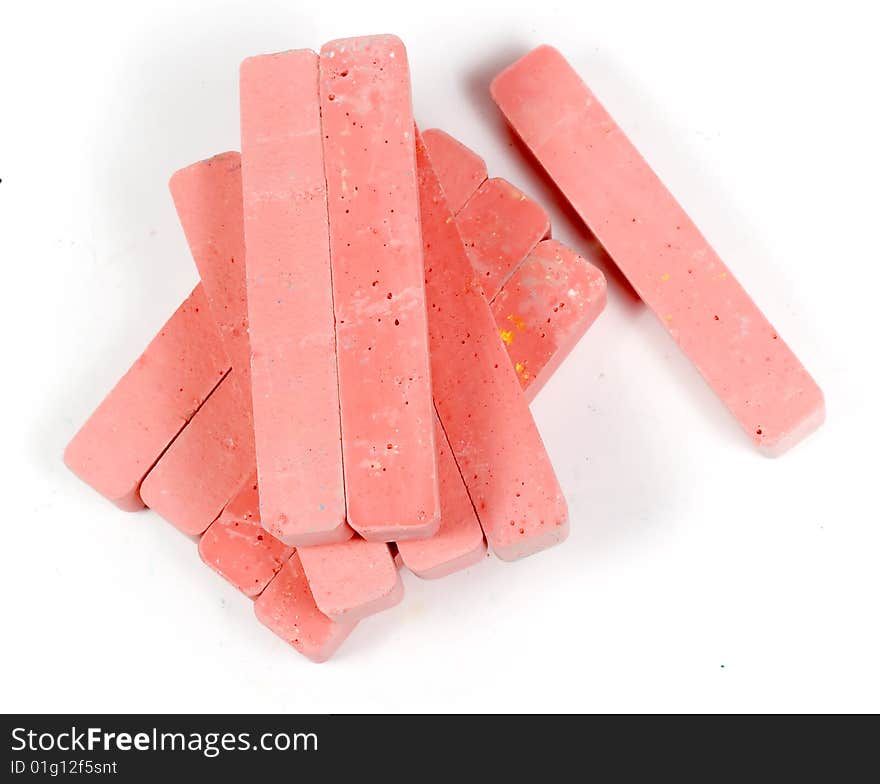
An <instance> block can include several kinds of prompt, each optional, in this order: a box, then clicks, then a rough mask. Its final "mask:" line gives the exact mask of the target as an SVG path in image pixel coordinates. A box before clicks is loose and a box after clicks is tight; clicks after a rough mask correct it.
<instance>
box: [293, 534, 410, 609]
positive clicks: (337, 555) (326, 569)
mask: <svg viewBox="0 0 880 784" xmlns="http://www.w3.org/2000/svg"><path fill="white" fill-rule="evenodd" d="M297 553H298V555H299V558H300V561H301V562H302V568H303V569H304V570H305V574H306V579H307V580H308V583H309V587H310V590H311V592H312V594H313V595H314V597H315V602H316V603H317V605H318V607H319V608H320V610H321V612H323V613H324V614H325V615H326V616H327V617H329V618H331V619H332V620H334V621H339V622H346V623H349V622H352V621H358V620H360V619H362V618H365V617H366V616H368V615H373V614H374V613H377V612H381V611H382V610H387V609H388V608H390V607H393V606H394V605H396V604H398V603H399V602H400V600H401V599H403V583H402V582H401V580H400V575H399V574H398V572H397V566H396V565H395V563H394V557H393V556H392V555H391V550H390V549H389V547H388V545H387V544H385V543H384V542H368V541H366V540H365V539H362V538H361V537H360V536H355V537H353V538H351V539H349V540H348V541H347V542H339V543H337V544H322V545H317V546H315V547H299V548H297Z"/></svg>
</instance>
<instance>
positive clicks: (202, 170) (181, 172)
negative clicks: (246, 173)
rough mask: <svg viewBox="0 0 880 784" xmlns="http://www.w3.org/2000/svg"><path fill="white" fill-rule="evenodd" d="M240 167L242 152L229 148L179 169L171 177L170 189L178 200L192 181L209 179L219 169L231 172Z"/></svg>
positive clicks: (169, 181)
mask: <svg viewBox="0 0 880 784" xmlns="http://www.w3.org/2000/svg"><path fill="white" fill-rule="evenodd" d="M238 169H241V154H240V153H239V152H237V151H236V150H227V151H226V152H221V153H217V155H212V156H211V157H210V158H205V159H204V160H201V161H198V162H197V163H193V164H190V165H189V166H184V167H183V168H182V169H178V170H177V171H176V172H174V174H172V175H171V177H170V178H169V180H168V189H169V190H170V191H171V194H172V196H173V197H174V198H175V201H177V198H178V195H182V194H184V193H186V192H187V191H188V188H187V185H188V184H189V183H190V182H191V181H196V182H198V181H200V180H207V179H208V178H209V177H210V174H211V173H213V172H216V171H218V170H219V171H226V172H231V171H237V170H238ZM205 184H206V186H207V185H208V184H209V183H208V182H207V181H206V183H205Z"/></svg>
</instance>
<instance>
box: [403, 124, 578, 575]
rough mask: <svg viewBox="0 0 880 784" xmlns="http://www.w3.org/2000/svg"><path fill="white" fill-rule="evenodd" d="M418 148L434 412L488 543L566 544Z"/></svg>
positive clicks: (488, 321)
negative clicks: (447, 440) (435, 408)
mask: <svg viewBox="0 0 880 784" xmlns="http://www.w3.org/2000/svg"><path fill="white" fill-rule="evenodd" d="M416 152H417V158H418V166H419V201H420V206H421V215H422V237H423V241H424V247H425V267H426V290H427V294H428V305H429V308H428V313H429V329H430V336H431V367H432V371H433V379H434V399H435V402H436V405H437V413H438V414H439V416H440V421H441V423H442V425H443V429H444V430H445V432H446V435H447V437H448V439H449V444H450V446H451V448H452V451H453V454H454V455H455V458H456V461H457V462H458V465H459V468H460V470H461V473H462V477H463V478H464V481H465V484H466V485H467V488H468V493H469V495H470V497H471V500H472V501H473V504H474V508H475V509H476V512H477V515H478V517H479V519H480V523H481V525H482V527H483V531H484V533H485V534H486V538H487V539H488V541H489V545H490V546H491V547H492V550H493V551H494V552H495V554H496V555H498V557H499V558H503V559H505V560H510V559H514V558H519V557H522V556H525V555H528V554H530V553H534V552H536V551H538V550H541V549H544V548H546V547H549V546H551V545H553V544H556V543H558V542H561V541H562V540H563V539H565V537H566V535H567V533H568V512H567V507H566V503H565V499H564V498H563V496H562V490H561V488H560V486H559V482H558V480H557V479H556V475H555V473H554V472H553V467H552V465H551V464H550V459H549V457H548V456H547V452H546V450H545V449H544V444H543V442H542V441H541V436H540V434H539V433H538V429H537V427H536V426H535V422H534V420H533V419H532V415H531V412H530V411H529V407H528V403H527V402H526V399H525V397H524V396H523V394H522V392H521V390H520V386H519V382H518V381H517V378H516V374H515V373H514V370H513V368H512V367H511V366H510V361H509V359H508V357H507V354H506V352H505V350H504V344H503V343H502V342H501V339H500V337H499V336H498V332H497V328H496V325H495V320H494V319H493V317H492V313H491V311H490V309H489V305H488V303H487V302H486V299H485V297H484V296H483V291H482V287H481V284H480V282H479V280H478V279H477V276H476V275H475V274H474V272H473V269H472V268H471V265H470V263H469V261H468V257H467V253H466V251H465V248H464V244H463V243H462V240H461V237H460V236H459V233H458V230H457V229H456V227H455V222H454V218H453V216H452V214H451V212H450V210H449V207H448V206H447V204H446V201H445V198H444V196H443V191H442V188H441V186H440V182H439V180H438V179H437V176H436V174H435V173H434V171H433V169H432V167H431V163H430V159H429V157H428V153H427V151H426V150H425V148H424V146H423V145H422V144H421V142H420V141H419V142H417V145H416Z"/></svg>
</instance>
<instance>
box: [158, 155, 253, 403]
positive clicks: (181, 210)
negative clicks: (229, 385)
mask: <svg viewBox="0 0 880 784" xmlns="http://www.w3.org/2000/svg"><path fill="white" fill-rule="evenodd" d="M169 188H170V190H171V197H172V198H173V199H174V206H175V208H176V209H177V216H178V218H179V219H180V225H181V227H182V228H183V232H184V234H185V235H186V241H187V243H188V244H189V248H190V252H191V253H192V257H193V260H194V261H195V263H196V268H197V269H198V271H199V276H200V277H201V279H202V286H203V288H204V289H205V294H206V295H207V297H208V305H209V307H210V310H211V314H212V315H213V317H214V321H215V322H216V324H217V329H218V330H219V332H220V338H221V340H222V341H223V347H224V348H225V349H226V353H227V354H228V355H229V358H230V360H232V368H233V373H232V378H233V380H234V383H235V385H236V386H238V387H239V388H240V389H241V390H242V407H243V408H244V409H245V411H246V414H247V416H248V418H250V415H251V414H250V412H251V394H250V375H251V354H250V341H249V340H248V316H247V279H246V276H245V248H244V215H243V212H242V202H241V198H242V197H241V155H239V153H237V152H224V153H220V154H219V155H215V156H213V157H212V158H208V159H207V160H204V161H199V162H198V163H194V164H193V165H192V166H187V167H186V168H183V169H180V170H179V171H177V172H175V173H174V175H173V176H172V177H171V181H170V183H169Z"/></svg>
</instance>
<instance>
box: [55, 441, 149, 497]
mask: <svg viewBox="0 0 880 784" xmlns="http://www.w3.org/2000/svg"><path fill="white" fill-rule="evenodd" d="M83 430H85V428H83ZM81 433H83V431H80V433H77V434H76V435H75V436H74V437H73V440H72V441H71V442H70V443H69V444H68V445H67V446H66V447H65V449H64V457H63V459H64V465H66V466H67V468H68V469H69V470H70V471H71V472H73V474H74V475H75V476H76V477H77V479H80V480H81V481H83V482H85V483H86V484H87V485H88V486H89V487H91V488H92V489H93V490H96V491H97V492H98V493H100V494H101V495H102V496H104V498H106V499H107V500H108V501H110V502H111V503H112V504H114V505H115V506H116V507H117V508H119V509H121V510H122V511H123V512H139V511H141V510H142V509H143V508H144V507H145V506H146V505H145V504H144V502H143V501H142V500H141V496H140V488H139V487H138V486H136V485H135V486H130V485H120V484H114V483H112V482H102V481H101V479H100V477H99V476H98V474H97V473H96V472H95V471H93V470H92V469H91V466H90V457H89V455H90V454H91V453H92V448H91V446H90V445H88V444H85V441H86V440H87V436H86V435H81Z"/></svg>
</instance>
